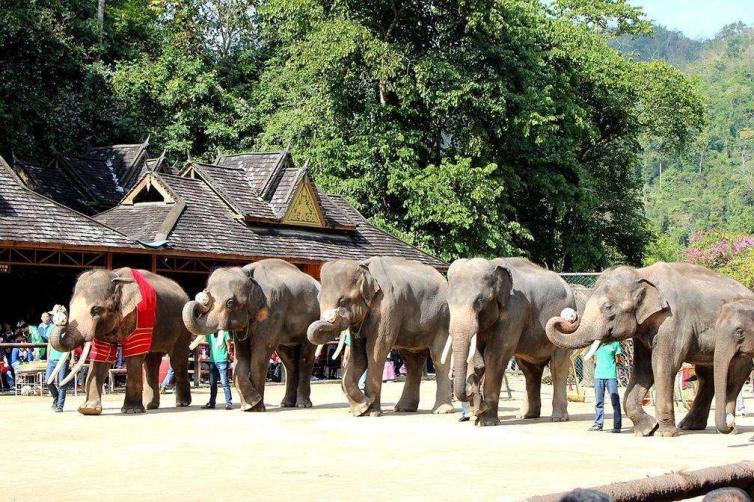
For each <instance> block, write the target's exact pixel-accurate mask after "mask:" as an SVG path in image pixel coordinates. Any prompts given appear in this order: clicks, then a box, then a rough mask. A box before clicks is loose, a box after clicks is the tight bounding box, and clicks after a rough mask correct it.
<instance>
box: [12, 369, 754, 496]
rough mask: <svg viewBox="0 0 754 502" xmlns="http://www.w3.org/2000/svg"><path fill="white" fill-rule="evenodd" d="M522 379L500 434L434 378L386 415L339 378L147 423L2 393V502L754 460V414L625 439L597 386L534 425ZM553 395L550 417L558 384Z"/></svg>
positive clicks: (302, 490) (301, 488) (558, 474)
mask: <svg viewBox="0 0 754 502" xmlns="http://www.w3.org/2000/svg"><path fill="white" fill-rule="evenodd" d="M511 383H512V385H513V387H514V395H513V400H511V401H509V400H506V399H503V400H501V401H500V416H501V418H502V419H503V425H501V426H500V427H489V428H480V427H474V426H473V425H472V423H463V424H461V423H457V420H458V417H459V415H458V413H454V414H450V415H432V414H430V413H429V407H430V406H431V405H432V403H433V396H434V382H431V381H427V382H424V383H423V384H422V400H421V406H420V411H419V412H418V413H393V412H392V411H390V410H392V405H393V404H394V403H395V402H396V401H397V399H398V397H399V395H400V392H401V389H402V385H403V384H402V383H386V384H385V385H384V386H383V399H382V402H383V409H384V410H385V414H384V416H382V417H379V418H375V417H362V418H353V417H351V416H350V415H349V414H348V412H347V408H346V406H345V404H344V399H343V396H342V393H341V390H340V386H339V385H337V384H317V385H314V386H313V390H312V401H314V403H315V407H314V408H313V409H307V410H298V409H280V408H278V407H277V403H278V402H279V401H280V399H281V397H282V394H283V387H282V386H280V385H275V386H270V387H268V389H267V395H266V399H265V401H266V403H267V407H268V411H267V412H266V413H259V414H257V413H242V412H241V411H239V410H238V408H237V404H236V405H235V409H233V410H232V411H225V410H224V409H217V410H202V409H200V408H199V405H201V404H203V403H205V402H206V401H207V397H208V392H209V390H208V389H207V388H206V387H204V388H201V389H198V390H196V389H195V390H194V393H193V400H194V405H192V406H191V407H189V408H183V409H176V408H173V407H172V406H173V403H174V400H173V396H172V395H167V396H164V400H163V408H161V409H159V410H155V411H150V412H148V413H147V414H144V415H121V413H120V406H121V403H122V399H123V395H122V394H113V395H108V396H107V398H106V401H105V403H104V406H105V408H106V409H105V412H104V413H103V415H101V416H99V417H85V416H82V415H79V414H78V413H77V412H76V411H75V409H76V407H77V406H78V404H80V403H81V402H82V401H83V397H82V396H81V395H79V396H78V397H73V396H72V395H71V396H70V397H69V399H68V401H67V403H66V411H65V412H64V413H59V414H56V413H53V412H51V410H50V408H49V406H50V401H49V398H48V397H42V398H40V397H14V396H2V397H0V424H1V425H0V430H2V433H3V439H4V440H3V443H4V445H5V448H4V449H5V453H6V455H4V461H3V467H2V471H3V473H4V475H3V478H5V479H7V480H12V482H9V483H3V488H2V489H0V500H18V501H27V500H42V499H46V500H51V499H52V500H86V501H88V500H127V499H128V500H142V499H143V500H166V501H167V500H201V499H208V498H210V497H211V498H213V499H215V498H217V499H222V500H242V499H248V498H249V497H255V498H259V499H263V500H272V499H277V500H312V499H314V500H324V499H335V500H385V499H390V500H420V499H440V500H457V499H463V500H471V499H476V500H479V499H482V500H517V499H520V498H522V497H525V496H527V495H534V494H545V493H550V492H553V491H560V490H565V489H570V488H573V487H576V486H593V485H597V484H602V483H606V482H610V481H619V480H630V479H635V478H640V477H643V476H648V475H658V474H663V473H666V472H669V471H671V470H678V469H696V468H700V467H706V466H711V465H716V464H724V463H730V462H735V461H738V460H743V459H747V458H748V459H750V458H752V457H754V443H752V442H749V438H751V437H752V432H754V418H741V419H739V421H738V425H739V429H740V431H741V433H739V434H738V435H728V436H725V435H721V434H717V433H716V432H715V431H714V428H713V426H712V425H711V424H712V420H713V419H712V417H710V426H709V427H708V428H707V430H706V431H703V432H698V433H688V434H684V435H683V436H681V437H678V438H659V437H657V438H638V437H634V436H633V434H632V432H631V430H630V421H628V420H627V419H626V420H625V427H626V429H629V430H628V431H626V432H624V433H623V434H619V435H616V434H609V433H606V432H587V431H586V429H587V428H588V427H589V426H590V425H591V423H592V420H593V413H592V411H593V408H592V407H593V404H592V403H593V396H592V395H591V389H587V395H588V399H587V402H586V403H570V405H569V412H570V416H571V421H570V422H567V423H552V422H550V421H549V418H542V419H538V420H526V421H522V420H516V419H515V412H516V411H517V409H518V405H519V402H520V401H519V400H520V396H521V392H522V389H523V382H522V381H520V380H515V379H514V381H512V382H511ZM543 393H544V394H545V396H544V401H545V404H544V407H543V414H544V415H549V411H550V406H549V400H550V398H551V387H549V386H543ZM220 395H221V396H222V392H220ZM235 396H236V393H235V391H234V398H235ZM746 397H747V405H748V406H749V409H750V410H752V411H754V399H752V395H751V393H750V392H747V393H746ZM608 409H609V405H608ZM650 411H651V410H650ZM676 413H677V420H678V419H679V418H680V416H682V412H680V411H677V412H676ZM606 425H607V426H609V425H610V422H609V421H608V422H607V423H606Z"/></svg>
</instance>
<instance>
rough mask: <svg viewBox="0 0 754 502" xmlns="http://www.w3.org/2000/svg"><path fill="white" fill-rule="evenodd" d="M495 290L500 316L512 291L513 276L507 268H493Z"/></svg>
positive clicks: (500, 266) (499, 266)
mask: <svg viewBox="0 0 754 502" xmlns="http://www.w3.org/2000/svg"><path fill="white" fill-rule="evenodd" d="M494 274H495V290H496V291H497V304H498V308H499V309H500V314H501V315H502V314H503V312H504V310H503V309H505V306H506V305H507V304H508V298H509V297H510V295H511V291H512V290H513V276H512V275H511V271H510V270H509V269H508V268H507V267H503V266H502V265H498V266H496V267H495V272H494Z"/></svg>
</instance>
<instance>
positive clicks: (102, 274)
mask: <svg viewBox="0 0 754 502" xmlns="http://www.w3.org/2000/svg"><path fill="white" fill-rule="evenodd" d="M122 270H125V269H122ZM140 301H141V292H140V290H139V286H138V285H137V284H136V283H135V282H134V280H133V278H132V277H131V275H130V273H121V271H107V270H91V271H88V272H84V273H83V274H81V275H80V276H79V277H78V279H77V280H76V286H75V287H74V290H73V297H72V298H71V303H70V309H69V312H68V316H67V317H66V316H64V315H62V314H60V313H58V314H56V315H55V316H54V320H55V326H54V327H53V329H52V332H51V333H50V344H51V345H52V346H53V348H55V350H58V351H60V352H63V353H65V355H64V356H63V357H61V358H60V361H59V362H58V366H57V367H56V368H55V370H54V371H53V373H52V375H51V377H50V379H49V381H53V380H54V378H55V377H56V376H57V374H58V372H60V370H61V369H62V368H63V365H64V364H65V362H66V360H67V359H68V356H69V355H70V352H71V351H72V350H74V349H75V348H77V347H80V346H82V345H83V346H84V349H83V351H82V353H81V356H80V357H79V361H78V363H77V364H76V366H75V367H74V369H73V371H71V373H70V374H69V375H68V376H67V377H66V378H65V380H63V382H61V384H62V385H64V384H66V383H68V382H69V381H71V380H72V379H73V377H74V376H75V375H76V373H77V372H78V371H79V370H80V369H81V367H82V366H83V365H84V363H85V361H86V358H87V356H88V355H89V350H90V347H91V342H92V340H94V338H95V337H96V338H107V339H113V338H117V336H118V334H119V330H120V327H121V325H122V324H124V320H125V319H126V318H128V316H130V315H131V314H133V313H134V312H135V310H136V307H137V305H138V303H139V302H140Z"/></svg>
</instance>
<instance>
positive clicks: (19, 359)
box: [7, 335, 34, 388]
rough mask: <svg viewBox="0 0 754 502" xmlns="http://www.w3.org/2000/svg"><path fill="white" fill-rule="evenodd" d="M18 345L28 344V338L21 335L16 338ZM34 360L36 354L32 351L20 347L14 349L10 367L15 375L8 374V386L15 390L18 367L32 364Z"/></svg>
mask: <svg viewBox="0 0 754 502" xmlns="http://www.w3.org/2000/svg"><path fill="white" fill-rule="evenodd" d="M16 343H26V338H25V337H24V336H23V335H21V336H19V337H18V338H16ZM33 360H34V353H33V352H32V350H31V349H21V348H19V347H13V350H11V351H10V367H11V368H13V375H11V374H10V372H8V378H7V379H8V385H10V387H11V388H13V387H14V386H15V385H16V378H17V375H18V367H19V366H20V365H21V363H24V362H31V361H33Z"/></svg>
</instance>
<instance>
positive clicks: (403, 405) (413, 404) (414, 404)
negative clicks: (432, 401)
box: [393, 400, 419, 413]
mask: <svg viewBox="0 0 754 502" xmlns="http://www.w3.org/2000/svg"><path fill="white" fill-rule="evenodd" d="M418 409H419V401H403V400H401V401H398V403H396V405H395V406H393V411H403V412H408V413H413V412H415V411H416V410H418Z"/></svg>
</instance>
